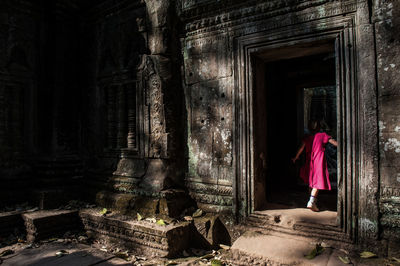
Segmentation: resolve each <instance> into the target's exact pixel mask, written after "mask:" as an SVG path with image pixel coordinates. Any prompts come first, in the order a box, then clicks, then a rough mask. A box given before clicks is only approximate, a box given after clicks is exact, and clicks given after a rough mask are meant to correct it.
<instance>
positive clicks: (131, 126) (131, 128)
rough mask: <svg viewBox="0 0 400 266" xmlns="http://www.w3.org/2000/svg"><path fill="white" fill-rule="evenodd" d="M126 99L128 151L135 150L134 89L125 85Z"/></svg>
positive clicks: (130, 85) (132, 85)
mask: <svg viewBox="0 0 400 266" xmlns="http://www.w3.org/2000/svg"><path fill="white" fill-rule="evenodd" d="M126 90H127V97H128V140H127V142H128V149H136V88H135V85H134V84H129V85H126Z"/></svg>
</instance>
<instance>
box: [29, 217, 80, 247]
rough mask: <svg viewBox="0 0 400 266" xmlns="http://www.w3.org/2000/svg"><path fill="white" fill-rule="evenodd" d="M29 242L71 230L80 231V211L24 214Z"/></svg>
mask: <svg viewBox="0 0 400 266" xmlns="http://www.w3.org/2000/svg"><path fill="white" fill-rule="evenodd" d="M22 218H23V219H24V221H25V226H26V231H27V236H26V239H27V240H28V242H34V241H37V240H41V239H45V238H49V237H53V236H57V235H60V234H63V233H65V232H66V231H69V230H74V229H79V228H80V226H81V223H80V221H79V215H78V211H76V210H51V211H50V210H49V211H37V212H32V213H24V214H22Z"/></svg>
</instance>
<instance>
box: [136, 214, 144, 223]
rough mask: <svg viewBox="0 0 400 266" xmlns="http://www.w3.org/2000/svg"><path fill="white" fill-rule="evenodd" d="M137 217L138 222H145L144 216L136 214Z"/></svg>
mask: <svg viewBox="0 0 400 266" xmlns="http://www.w3.org/2000/svg"><path fill="white" fill-rule="evenodd" d="M136 217H137V220H138V221H141V220H143V217H142V215H140V213H136Z"/></svg>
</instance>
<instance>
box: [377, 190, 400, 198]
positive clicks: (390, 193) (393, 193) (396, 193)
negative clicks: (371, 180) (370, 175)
mask: <svg viewBox="0 0 400 266" xmlns="http://www.w3.org/2000/svg"><path fill="white" fill-rule="evenodd" d="M392 197H400V188H397V187H383V188H382V190H381V199H390V198H392Z"/></svg>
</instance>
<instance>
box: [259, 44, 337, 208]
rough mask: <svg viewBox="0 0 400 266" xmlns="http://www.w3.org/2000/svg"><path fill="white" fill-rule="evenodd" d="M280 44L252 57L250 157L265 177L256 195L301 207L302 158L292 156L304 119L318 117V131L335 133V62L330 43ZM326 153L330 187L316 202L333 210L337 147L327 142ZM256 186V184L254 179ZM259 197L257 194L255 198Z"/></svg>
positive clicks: (305, 194)
mask: <svg viewBox="0 0 400 266" xmlns="http://www.w3.org/2000/svg"><path fill="white" fill-rule="evenodd" d="M302 48H303V49H302V51H303V52H299V47H292V48H283V49H280V50H275V51H271V50H269V51H266V52H264V53H258V54H257V55H255V56H254V57H253V66H255V68H254V75H255V77H254V78H255V93H254V97H255V98H254V99H253V101H254V107H255V108H254V114H253V116H254V119H253V121H254V129H255V130H254V131H255V132H254V152H255V156H254V158H255V159H254V160H255V168H254V169H255V175H257V176H258V178H257V179H258V180H260V176H262V177H261V179H264V180H265V182H263V183H264V186H265V188H262V189H263V190H264V191H263V192H264V193H265V195H263V196H261V193H262V192H261V191H257V190H260V189H259V188H257V187H256V188H255V189H256V193H255V195H256V197H260V198H263V199H262V201H264V202H265V204H260V203H258V204H256V205H257V206H256V209H262V208H266V207H265V206H266V204H268V203H277V204H282V205H285V206H287V207H288V208H304V207H305V206H306V203H307V201H308V197H309V192H308V185H306V184H304V183H303V182H302V180H301V179H300V177H299V171H300V167H301V165H302V164H304V154H303V156H302V158H301V159H300V160H299V161H298V162H297V163H296V164H293V163H292V161H291V158H293V157H294V155H295V154H296V151H297V149H298V147H299V145H300V144H301V140H302V138H303V136H304V135H305V134H306V133H307V123H308V120H309V119H318V120H320V121H321V122H322V124H323V130H324V131H325V132H327V133H328V134H329V135H331V136H332V137H333V138H336V129H337V120H336V119H337V118H336V117H337V115H336V114H337V111H336V74H335V72H336V63H335V53H334V45H333V43H328V42H327V43H323V44H316V45H310V47H302ZM300 50H301V49H300ZM326 155H327V161H328V169H329V173H330V181H331V185H332V190H331V191H320V195H319V204H318V207H319V208H320V209H321V210H330V211H336V208H337V186H336V180H337V173H336V172H337V164H336V159H337V157H336V149H335V148H334V147H333V146H331V145H330V144H328V145H327V148H326ZM256 186H257V184H256ZM257 201H258V202H260V199H256V202H257Z"/></svg>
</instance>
